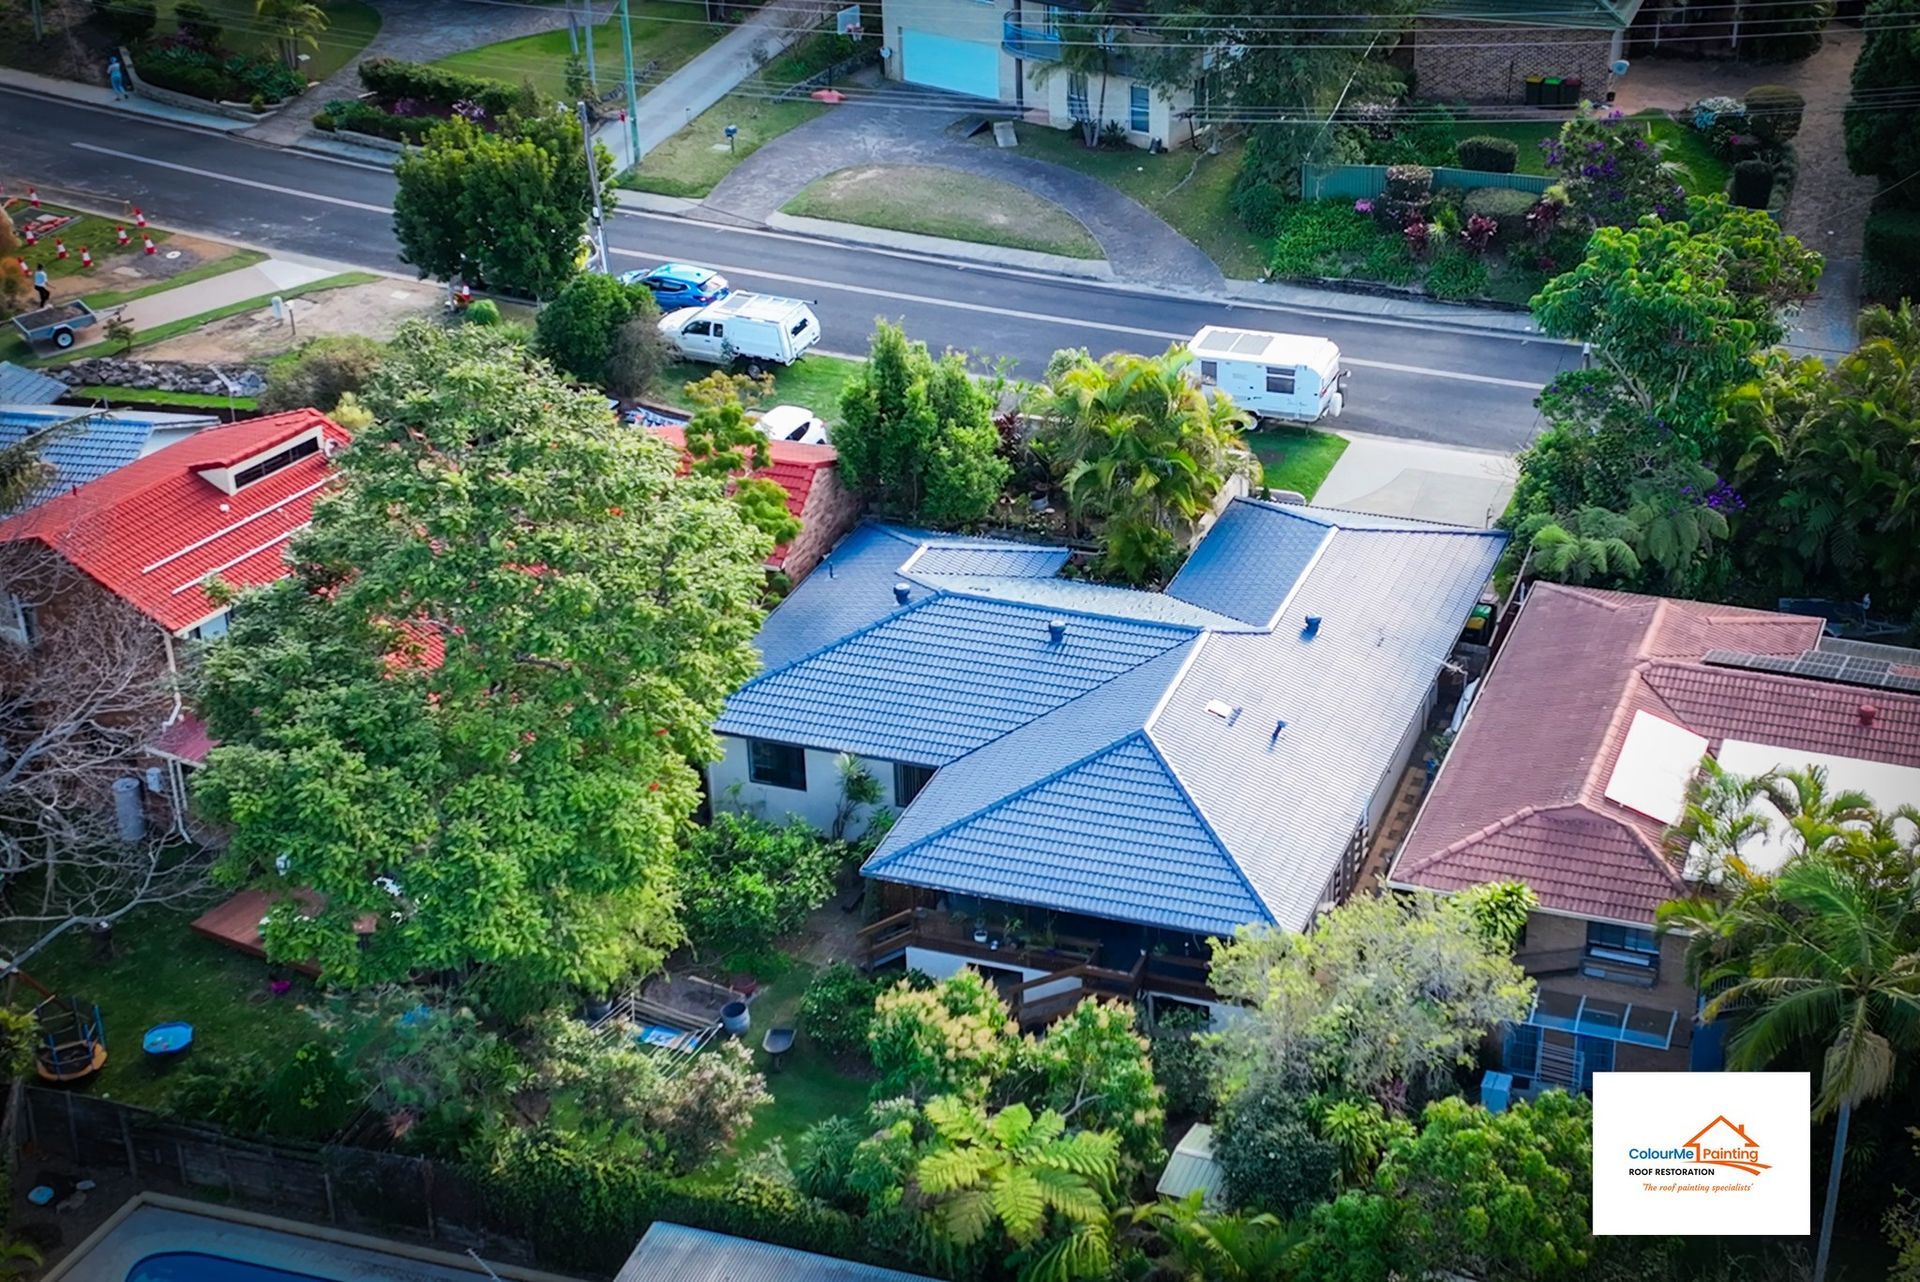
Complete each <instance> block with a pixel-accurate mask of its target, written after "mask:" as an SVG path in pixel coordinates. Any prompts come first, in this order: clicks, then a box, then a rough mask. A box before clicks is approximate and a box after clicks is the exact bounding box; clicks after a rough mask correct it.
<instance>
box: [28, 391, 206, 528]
mask: <svg viewBox="0 0 1920 1282" xmlns="http://www.w3.org/2000/svg"><path fill="white" fill-rule="evenodd" d="M217 422H219V420H218V419H217V418H215V417H213V416H212V415H185V414H149V413H141V412H137V411H130V410H112V411H97V412H89V411H87V410H83V409H78V408H75V407H72V406H65V405H45V406H26V405H8V406H0V446H6V445H15V444H18V443H19V442H21V441H23V440H26V439H27V438H28V437H30V436H36V435H40V434H43V433H44V436H43V437H42V443H41V444H40V446H39V448H38V451H37V452H38V454H39V456H40V461H41V462H43V463H45V464H46V465H48V466H49V467H50V468H52V469H53V473H52V476H51V477H50V478H49V479H48V481H47V482H46V484H44V485H42V486H41V487H40V488H39V489H38V490H36V491H35V492H34V493H32V494H30V495H28V496H27V498H26V499H25V500H24V501H23V502H22V503H21V504H20V505H19V506H18V507H17V508H15V509H13V510H14V511H25V510H26V509H27V508H30V507H35V506H37V505H39V504H41V503H44V502H46V501H47V500H48V499H50V498H52V497H53V496H54V495H56V494H64V493H66V492H67V491H68V490H71V489H73V488H75V487H76V486H81V485H85V484H86V483H87V482H88V481H94V480H98V479H99V478H100V477H103V476H105V475H106V474H107V473H108V472H112V471H115V470H117V469H119V468H122V467H125V466H126V465H127V464H129V463H131V462H133V461H134V460H135V459H137V458H139V457H140V456H141V454H142V453H144V452H145V450H146V446H147V440H148V438H149V437H151V436H152V435H153V432H154V429H155V428H157V427H173V426H185V425H188V424H202V425H212V424H214V423H217ZM5 515H9V513H6V512H0V516H5Z"/></svg>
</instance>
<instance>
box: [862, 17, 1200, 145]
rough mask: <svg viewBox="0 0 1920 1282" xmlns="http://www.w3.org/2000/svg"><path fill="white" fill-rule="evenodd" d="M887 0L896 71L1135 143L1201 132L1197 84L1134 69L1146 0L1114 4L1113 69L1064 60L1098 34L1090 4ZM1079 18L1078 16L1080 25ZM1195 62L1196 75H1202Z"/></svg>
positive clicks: (1146, 29) (889, 56)
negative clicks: (1151, 79) (1116, 133)
mask: <svg viewBox="0 0 1920 1282" xmlns="http://www.w3.org/2000/svg"><path fill="white" fill-rule="evenodd" d="M1002 3H1003V4H1004V7H1002V6H1001V5H994V4H981V3H978V0H884V2H883V4H882V6H881V15H882V19H881V20H882V23H883V25H884V31H883V33H882V41H883V43H884V45H885V63H884V65H885V68H886V74H887V76H888V78H889V79H892V80H899V81H904V82H905V83H907V84H912V85H922V86H925V87H927V88H930V89H938V90H943V91H945V92H947V93H951V94H961V95H965V96H967V97H970V98H978V99H983V100H986V101H992V102H998V103H1002V104H1006V105H1008V106H1011V107H1012V108H1013V109H1014V110H1015V111H1017V112H1022V113H1026V114H1027V116H1028V118H1029V119H1033V120H1038V121H1043V122H1045V123H1047V124H1050V125H1053V126H1055V127H1056V128H1060V129H1066V128H1069V127H1072V126H1074V125H1076V124H1078V123H1079V122H1081V121H1086V120H1100V121H1104V122H1109V123H1111V124H1112V125H1114V126H1117V127H1118V128H1119V129H1120V130H1121V131H1123V132H1124V133H1125V135H1126V138H1127V141H1128V142H1130V143H1132V144H1133V145H1134V146H1136V147H1146V146H1149V145H1151V144H1153V143H1156V142H1157V143H1160V144H1162V145H1164V146H1168V147H1173V146H1178V145H1179V144H1181V143H1183V142H1186V141H1188V140H1189V139H1191V138H1192V136H1193V132H1194V90H1193V89H1190V88H1183V89H1178V90H1174V91H1171V92H1169V91H1167V90H1165V89H1164V88H1156V87H1155V86H1153V85H1150V84H1148V83H1146V82H1145V81H1142V80H1137V79H1135V78H1134V77H1133V72H1134V70H1135V67H1134V62H1133V59H1132V58H1131V57H1130V56H1129V53H1128V45H1129V43H1131V42H1132V41H1133V40H1134V39H1135V38H1136V37H1137V38H1139V39H1141V40H1143V41H1145V40H1151V39H1152V35H1151V32H1152V27H1151V25H1150V24H1151V19H1150V17H1149V16H1148V7H1147V6H1146V5H1145V4H1144V3H1142V2H1141V0H1119V3H1116V4H1113V5H1110V6H1109V7H1108V12H1109V15H1110V17H1109V18H1108V25H1106V26H1104V27H1102V28H1100V29H1099V32H1100V35H1099V38H1101V39H1104V40H1107V41H1109V42H1110V43H1111V46H1112V50H1113V52H1112V57H1111V62H1110V65H1109V69H1108V72H1107V74H1105V75H1099V74H1097V73H1095V74H1093V75H1090V76H1088V75H1073V74H1069V73H1067V72H1066V71H1064V70H1061V69H1060V66H1059V64H1060V62H1061V55H1062V50H1063V49H1065V48H1067V47H1068V45H1069V42H1074V41H1081V42H1084V41H1086V40H1088V39H1090V38H1093V30H1094V29H1093V28H1090V27H1088V26H1086V25H1085V22H1086V19H1085V17H1084V15H1085V13H1086V6H1084V5H1077V4H1072V3H1069V4H1065V5H1058V4H1037V3H1034V0H1002ZM1077 24H1078V25H1077ZM1198 78H1199V77H1198V69H1196V81H1197V80H1198Z"/></svg>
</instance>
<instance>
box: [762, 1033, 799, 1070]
mask: <svg viewBox="0 0 1920 1282" xmlns="http://www.w3.org/2000/svg"><path fill="white" fill-rule="evenodd" d="M760 1049H761V1050H763V1051H765V1052H766V1053H767V1059H768V1067H769V1068H771V1069H772V1070H773V1071H774V1072H776V1073H777V1072H779V1071H780V1061H781V1060H783V1059H785V1058H786V1055H787V1052H788V1051H790V1050H792V1049H793V1030H792V1029H791V1028H769V1029H768V1030H767V1035H766V1037H765V1039H763V1040H762V1041H761V1043H760Z"/></svg>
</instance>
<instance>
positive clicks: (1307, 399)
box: [1187, 325, 1348, 426]
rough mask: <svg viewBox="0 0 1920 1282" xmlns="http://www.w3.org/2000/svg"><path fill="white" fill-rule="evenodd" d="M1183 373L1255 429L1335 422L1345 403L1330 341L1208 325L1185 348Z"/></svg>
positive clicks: (1343, 373)
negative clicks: (1188, 360) (1215, 391)
mask: <svg viewBox="0 0 1920 1282" xmlns="http://www.w3.org/2000/svg"><path fill="white" fill-rule="evenodd" d="M1187 350H1188V351H1190V352H1192V353H1193V363H1192V364H1191V365H1189V366H1188V367H1187V372H1188V373H1189V374H1190V375H1191V376H1192V377H1194V378H1195V379H1197V380H1198V381H1199V383H1200V386H1202V387H1217V388H1219V389H1220V390H1221V391H1223V392H1225V393H1226V394H1227V395H1228V396H1231V397H1232V398H1233V403H1234V404H1235V405H1237V406H1239V407H1240V408H1241V409H1244V410H1246V411H1247V413H1249V414H1251V415H1252V416H1253V419H1254V423H1255V425H1256V426H1257V425H1260V424H1262V423H1265V422H1267V421H1268V420H1273V421H1276V422H1282V423H1317V422H1319V421H1320V420H1321V419H1323V418H1339V417H1340V411H1341V410H1342V409H1344V408H1346V403H1347V393H1346V388H1347V377H1348V375H1347V371H1346V370H1344V369H1342V368H1340V348H1339V347H1338V346H1336V345H1335V344H1334V343H1333V341H1332V340H1331V339H1325V338H1309V337H1307V336H1305V335H1302V334H1272V333H1268V332H1267V331H1265V330H1258V329H1228V328H1226V327H1224V326H1220V325H1209V326H1207V327H1206V328H1205V329H1203V330H1201V331H1200V332H1199V333H1198V334H1195V335H1194V336H1193V338H1192V340H1191V341H1190V342H1189V343H1188V344H1187Z"/></svg>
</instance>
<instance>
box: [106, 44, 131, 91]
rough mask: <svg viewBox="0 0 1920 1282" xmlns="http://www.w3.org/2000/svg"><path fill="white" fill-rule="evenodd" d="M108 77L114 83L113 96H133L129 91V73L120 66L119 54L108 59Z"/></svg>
mask: <svg viewBox="0 0 1920 1282" xmlns="http://www.w3.org/2000/svg"><path fill="white" fill-rule="evenodd" d="M107 79H108V80H109V81H110V82H111V83H112V84H113V96H114V97H115V98H130V97H132V96H133V95H131V94H129V93H128V92H127V73H126V72H125V71H124V70H123V69H122V68H121V66H120V55H119V54H115V55H114V56H113V57H111V58H109V59H107Z"/></svg>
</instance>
